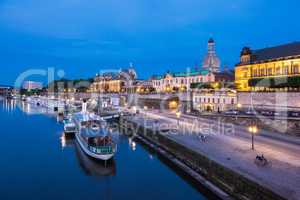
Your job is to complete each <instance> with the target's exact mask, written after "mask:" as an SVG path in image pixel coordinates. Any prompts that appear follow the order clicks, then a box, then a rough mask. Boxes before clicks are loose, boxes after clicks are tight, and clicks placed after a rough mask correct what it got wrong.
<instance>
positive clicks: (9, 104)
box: [2, 99, 17, 112]
mask: <svg viewBox="0 0 300 200" xmlns="http://www.w3.org/2000/svg"><path fill="white" fill-rule="evenodd" d="M2 107H3V110H5V111H6V112H12V111H14V110H15V109H16V107H17V101H16V100H14V99H4V100H3V103H2Z"/></svg>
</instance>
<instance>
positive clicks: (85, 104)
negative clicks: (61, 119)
mask: <svg viewBox="0 0 300 200" xmlns="http://www.w3.org/2000/svg"><path fill="white" fill-rule="evenodd" d="M86 110H87V102H86V100H83V102H82V109H81V112H83V113H86Z"/></svg>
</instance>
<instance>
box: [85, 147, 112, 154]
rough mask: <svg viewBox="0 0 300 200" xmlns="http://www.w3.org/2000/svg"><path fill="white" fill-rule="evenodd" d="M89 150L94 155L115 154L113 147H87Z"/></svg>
mask: <svg viewBox="0 0 300 200" xmlns="http://www.w3.org/2000/svg"><path fill="white" fill-rule="evenodd" d="M88 148H89V150H90V151H91V152H93V153H96V154H112V153H114V152H115V145H106V146H90V145H89V146H88Z"/></svg>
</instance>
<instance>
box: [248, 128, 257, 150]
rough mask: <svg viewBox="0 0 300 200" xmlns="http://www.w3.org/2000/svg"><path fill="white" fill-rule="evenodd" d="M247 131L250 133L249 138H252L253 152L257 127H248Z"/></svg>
mask: <svg viewBox="0 0 300 200" xmlns="http://www.w3.org/2000/svg"><path fill="white" fill-rule="evenodd" d="M248 131H249V133H251V137H252V150H254V135H255V134H257V132H258V129H257V126H255V125H253V126H249V127H248Z"/></svg>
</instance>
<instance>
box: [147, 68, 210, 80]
mask: <svg viewBox="0 0 300 200" xmlns="http://www.w3.org/2000/svg"><path fill="white" fill-rule="evenodd" d="M208 73H209V71H208V70H190V71H185V72H167V73H165V74H164V75H159V76H153V77H152V78H153V79H156V80H158V79H163V78H165V77H166V75H171V76H173V77H187V76H198V75H207V74H208Z"/></svg>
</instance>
